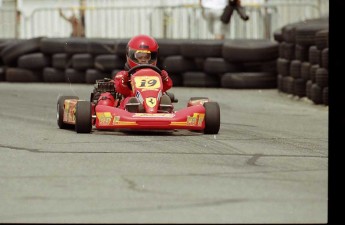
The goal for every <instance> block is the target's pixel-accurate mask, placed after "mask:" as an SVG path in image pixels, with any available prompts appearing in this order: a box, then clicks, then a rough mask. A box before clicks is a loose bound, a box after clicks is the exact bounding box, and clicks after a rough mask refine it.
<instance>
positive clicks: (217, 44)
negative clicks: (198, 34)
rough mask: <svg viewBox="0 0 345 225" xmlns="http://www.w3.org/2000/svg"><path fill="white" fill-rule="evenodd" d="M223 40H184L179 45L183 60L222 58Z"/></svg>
mask: <svg viewBox="0 0 345 225" xmlns="http://www.w3.org/2000/svg"><path fill="white" fill-rule="evenodd" d="M223 42H224V41H223V40H207V39H206V40H184V41H181V43H180V52H181V55H182V56H183V57H185V58H191V59H193V58H198V57H201V58H207V57H222V48H223Z"/></svg>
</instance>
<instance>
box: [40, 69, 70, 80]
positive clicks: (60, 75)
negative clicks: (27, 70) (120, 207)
mask: <svg viewBox="0 0 345 225" xmlns="http://www.w3.org/2000/svg"><path fill="white" fill-rule="evenodd" d="M43 81H44V82H49V83H62V82H65V70H58V69H55V68H52V67H46V68H44V69H43Z"/></svg>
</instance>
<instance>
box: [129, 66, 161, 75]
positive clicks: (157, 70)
mask: <svg viewBox="0 0 345 225" xmlns="http://www.w3.org/2000/svg"><path fill="white" fill-rule="evenodd" d="M146 68H149V69H152V70H154V71H156V72H157V73H159V74H161V73H162V70H161V69H159V68H158V67H157V66H154V65H152V64H139V65H137V66H134V67H132V68H131V69H129V70H128V75H129V76H132V73H133V72H134V71H136V70H138V69H146Z"/></svg>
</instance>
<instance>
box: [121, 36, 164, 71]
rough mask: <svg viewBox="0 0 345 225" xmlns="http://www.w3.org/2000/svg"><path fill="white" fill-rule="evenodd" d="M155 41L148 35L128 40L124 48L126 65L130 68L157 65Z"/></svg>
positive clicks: (156, 45)
mask: <svg viewBox="0 0 345 225" xmlns="http://www.w3.org/2000/svg"><path fill="white" fill-rule="evenodd" d="M158 48H159V46H158V44H157V41H156V40H155V39H154V38H152V37H150V36H148V35H137V36H134V37H133V38H132V39H131V40H129V42H128V44H127V48H126V51H127V53H126V56H127V64H128V66H129V68H132V67H134V66H136V65H138V64H144V63H145V64H152V65H156V64H157V55H158Z"/></svg>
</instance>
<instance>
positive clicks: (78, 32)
mask: <svg viewBox="0 0 345 225" xmlns="http://www.w3.org/2000/svg"><path fill="white" fill-rule="evenodd" d="M59 14H60V16H61V17H62V18H64V19H65V20H67V21H68V22H69V23H70V24H71V25H72V33H71V37H85V28H84V23H83V16H84V15H83V12H81V18H80V19H78V17H77V16H76V15H75V12H74V11H73V10H72V16H70V17H67V16H66V15H65V14H63V12H62V10H61V9H59Z"/></svg>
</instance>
